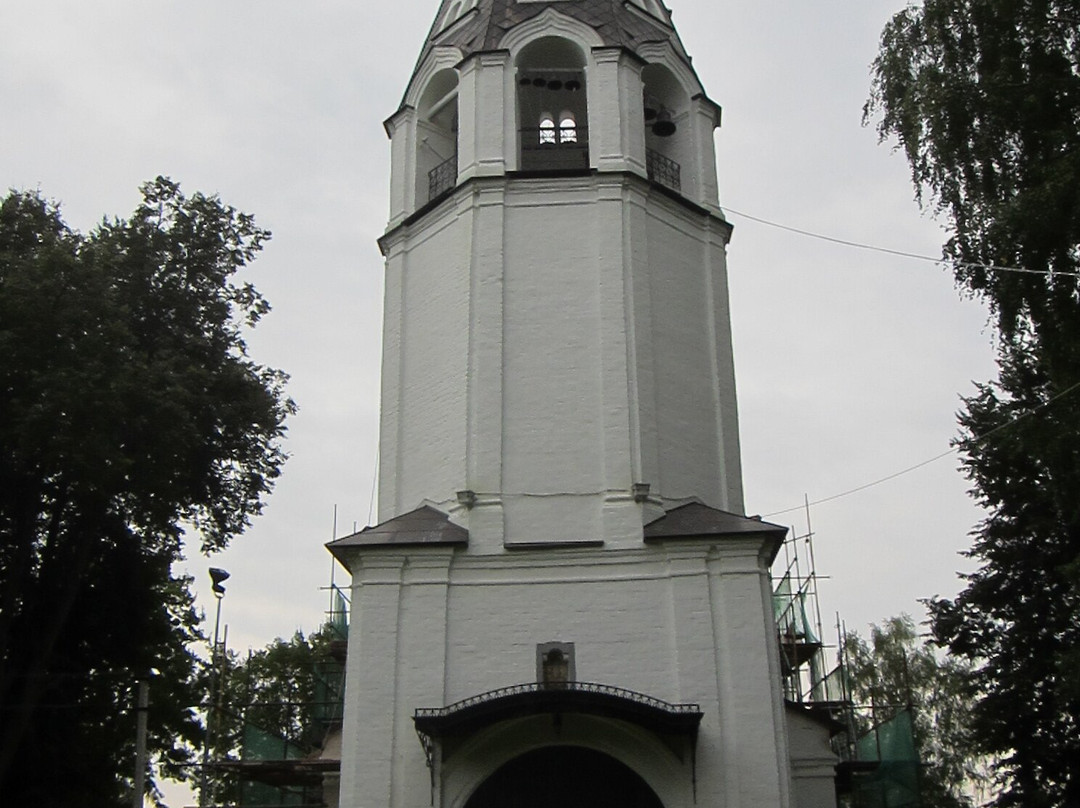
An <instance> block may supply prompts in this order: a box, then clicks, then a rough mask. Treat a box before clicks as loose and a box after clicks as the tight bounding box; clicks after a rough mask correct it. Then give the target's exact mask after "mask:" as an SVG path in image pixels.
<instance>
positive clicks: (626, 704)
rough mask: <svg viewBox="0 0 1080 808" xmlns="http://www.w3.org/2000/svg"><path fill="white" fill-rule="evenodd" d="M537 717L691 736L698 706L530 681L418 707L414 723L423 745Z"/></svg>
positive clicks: (597, 687)
mask: <svg viewBox="0 0 1080 808" xmlns="http://www.w3.org/2000/svg"><path fill="white" fill-rule="evenodd" d="M541 713H553V714H558V713H581V714H586V715H596V716H603V717H606V718H617V719H621V720H623V721H629V722H630V723H633V724H637V725H638V726H640V727H642V728H644V729H648V730H651V731H652V732H655V733H657V734H659V735H669V736H670V735H682V736H689V737H691V738H692V737H694V736H696V734H697V728H698V725H699V724H700V723H701V717H702V712H701V708H700V707H699V706H698V705H697V704H669V703H668V702H666V701H661V700H660V699H657V698H653V697H652V696H648V695H646V694H644V693H636V692H634V691H633V690H625V689H623V688H621V687H612V686H611V685H602V684H596V683H594V682H558V683H552V684H544V683H543V682H528V683H526V684H520V685H512V686H510V687H501V688H499V689H497V690H489V691H488V692H487V693H481V694H480V695H477V696H472V697H470V698H467V699H462V700H461V701H458V702H454V703H453V704H450V705H448V706H446V707H431V708H421V709H419V710H417V711H416V712H415V714H414V715H413V723H414V724H415V725H416V731H417V733H418V734H419V735H420V737H421V740H422V741H423V742H424V745H425V747H427V746H428V745H429V744H430V742H431V740H434V739H443V738H451V737H459V738H460V737H463V736H466V735H471V734H472V733H474V732H477V731H479V730H481V729H483V728H485V727H488V726H490V725H492V724H496V723H499V722H501V721H506V720H508V719H510V718H520V717H523V716H530V715H537V714H541Z"/></svg>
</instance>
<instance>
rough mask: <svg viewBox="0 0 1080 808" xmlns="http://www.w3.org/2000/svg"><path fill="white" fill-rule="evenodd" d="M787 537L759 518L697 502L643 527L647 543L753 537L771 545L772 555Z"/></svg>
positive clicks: (779, 527) (676, 509) (669, 512)
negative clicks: (772, 545) (766, 541)
mask: <svg viewBox="0 0 1080 808" xmlns="http://www.w3.org/2000/svg"><path fill="white" fill-rule="evenodd" d="M786 535H787V528H786V527H783V526H781V525H774V524H773V523H772V522H765V521H763V520H762V519H761V518H760V517H750V516H739V515H738V514H735V513H729V512H728V511H721V510H719V509H718V508H710V507H709V506H708V505H703V504H701V503H700V502H690V503H688V504H686V505H680V506H679V507H678V508H672V509H671V510H670V511H668V512H667V513H666V514H664V515H663V516H661V517H660V518H659V519H655V520H653V521H652V522H650V523H649V524H647V525H645V541H647V542H655V541H665V540H671V539H716V538H721V537H728V538H745V537H752V536H756V537H758V538H760V539H763V540H771V541H772V542H773V543H774V545H775V550H773V555H775V552H776V550H779V549H780V544H781V543H782V542H783V540H784V536H786Z"/></svg>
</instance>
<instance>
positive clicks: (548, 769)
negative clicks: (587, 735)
mask: <svg viewBox="0 0 1080 808" xmlns="http://www.w3.org/2000/svg"><path fill="white" fill-rule="evenodd" d="M553 807H554V808H664V806H663V803H661V802H660V798H659V797H657V796H656V793H655V792H654V791H653V790H652V789H651V788H649V786H648V784H647V783H646V782H645V781H644V780H643V779H641V777H640V776H639V775H638V774H637V773H636V772H634V771H633V769H631V768H630V767H628V766H626V765H624V764H623V763H620V762H619V761H617V760H616V759H615V758H613V757H611V756H609V755H605V754H603V753H602V752H597V751H595V750H592V749H586V748H584V747H579V746H548V747H545V748H543V749H537V750H534V751H532V752H527V753H525V754H524V755H521V756H520V757H516V758H514V759H513V760H511V761H509V762H508V763H504V764H503V765H502V766H500V767H499V768H498V769H497V770H496V771H495V773H494V774H493V775H491V777H489V778H488V779H487V780H485V781H484V782H483V783H482V784H481V786H480V787H479V788H478V789H476V791H475V792H474V793H473V795H472V796H471V797H470V798H469V801H468V802H467V803H466V804H465V808H553Z"/></svg>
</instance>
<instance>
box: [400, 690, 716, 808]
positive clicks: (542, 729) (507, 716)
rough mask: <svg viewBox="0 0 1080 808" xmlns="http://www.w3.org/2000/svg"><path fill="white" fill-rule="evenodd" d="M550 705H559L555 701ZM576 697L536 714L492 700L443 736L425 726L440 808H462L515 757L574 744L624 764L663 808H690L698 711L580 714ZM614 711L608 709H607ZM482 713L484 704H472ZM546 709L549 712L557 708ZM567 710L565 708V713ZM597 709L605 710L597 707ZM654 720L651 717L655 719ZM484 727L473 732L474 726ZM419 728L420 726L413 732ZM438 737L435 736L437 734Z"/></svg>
mask: <svg viewBox="0 0 1080 808" xmlns="http://www.w3.org/2000/svg"><path fill="white" fill-rule="evenodd" d="M572 688H573V686H572V685H570V686H569V687H568V690H567V691H563V690H562V689H561V688H556V689H554V690H548V691H547V694H549V695H553V696H558V695H559V694H560V693H564V692H570V693H572ZM553 701H554V702H558V701H560V700H559V699H558V698H556V699H554V700H553ZM572 701H573V700H568V701H567V703H565V704H555V703H552V704H549V705H546V707H545V706H543V705H534V706H536V707H538V708H539V709H541V711H540V712H531V709H532V707H530V705H529V704H528V703H527V701H525V702H519V703H517V704H516V705H515V704H513V703H509V702H502V703H499V702H495V703H489V704H488V705H486V706H489V707H490V708H491V710H490V711H489V713H490V714H489V715H487V716H486V717H484V716H482V715H481V716H475V718H476V719H477V720H475V721H474V720H471V719H470V718H469V716H468V715H464V716H461V717H459V718H454V717H448V718H447V719H436V721H441V720H447V721H449V722H450V723H449V725H447V726H446V727H445V732H444V731H442V730H438V729H437V728H436V727H434V726H432V725H431V722H428V723H427V724H425V726H424V729H423V730H422V731H421V738H422V739H423V737H424V734H426V733H428V732H430V733H434V734H433V735H428V738H429V740H430V741H431V742H432V745H431V746H430V747H429V748H428V754H429V761H430V762H432V763H433V765H436V766H437V772H438V776H437V780H438V790H439V796H438V798H437V800H436V803H435V804H436V805H439V806H441V808H465V806H466V803H467V802H468V800H469V798H470V797H471V795H472V794H473V793H474V792H475V791H476V790H477V789H478V788H479V787H480V785H481V784H482V783H483V782H485V781H486V780H487V779H488V778H489V777H490V776H491V775H492V774H493V773H494V772H496V771H497V770H498V769H499V768H500V767H501V766H503V765H504V764H506V763H508V762H510V761H511V760H513V759H514V758H516V757H518V756H520V755H523V754H525V753H526V752H530V751H532V750H534V749H541V748H544V747H549V746H566V745H569V746H579V747H585V748H588V749H592V750H595V751H597V752H602V753H604V754H605V755H608V756H609V757H612V758H615V759H616V760H618V761H620V762H621V763H622V764H623V765H625V766H627V767H629V768H630V769H632V770H633V771H634V772H636V773H637V775H638V776H639V777H641V779H642V780H644V781H645V782H646V783H647V784H648V785H649V788H650V789H652V791H654V792H655V793H656V794H657V795H658V797H659V799H660V801H661V802H662V803H663V804H664V805H665V806H668V808H676V807H677V806H685V805H691V804H692V803H693V789H694V782H695V778H696V771H695V748H696V730H695V729H694V728H693V727H694V726H696V720H697V719H695V718H693V716H694V715H696V716H697V717H698V719H699V718H700V715H701V714H700V713H696V714H694V713H691V714H683V716H682V717H681V718H671V719H670V720H672V721H674V722H675V723H669V722H668V720H661V721H660V722H659V723H655V722H654V721H653V720H652V719H649V718H645V719H644V720H643V722H642V723H638V722H639V721H641V720H642V716H641V715H638V716H636V717H635V716H634V715H633V712H634V711H633V710H630V711H627V712H625V713H624V717H623V718H616V717H614V716H612V715H596V714H588V713H584V712H581V709H582V708H583V705H581V704H579V705H578V706H577V707H576V708H575V707H573V705H572ZM608 706H609V707H610V706H611V705H610V704H609V705H608ZM477 707H478V709H479V710H483V709H484V708H485V705H484V704H479V705H477ZM556 708H557V711H556V712H551V711H550V710H555V709H556ZM564 708H565V711H564ZM601 712H607V709H605V708H603V707H601ZM655 717H656V716H655V715H654V718H655ZM478 723H479V724H483V725H484V726H483V728H479V729H477V728H476V727H475V725H476V724H478ZM420 729H421V725H420V723H419V721H418V730H420ZM435 735H439V736H440V737H435Z"/></svg>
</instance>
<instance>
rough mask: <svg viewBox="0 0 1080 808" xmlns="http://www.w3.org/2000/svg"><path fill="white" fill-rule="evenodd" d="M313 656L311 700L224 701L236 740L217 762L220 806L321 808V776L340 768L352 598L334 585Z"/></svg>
mask: <svg viewBox="0 0 1080 808" xmlns="http://www.w3.org/2000/svg"><path fill="white" fill-rule="evenodd" d="M328 589H329V592H330V608H329V609H328V611H327V619H326V622H325V623H324V624H323V626H322V627H321V628H320V630H319V632H318V634H319V645H320V648H319V650H318V652H317V653H316V654H315V657H314V658H313V659H312V661H311V670H310V672H309V675H310V683H311V692H312V694H313V697H312V698H310V699H303V700H289V701H261V700H260V701H252V702H248V703H243V704H235V703H234V704H225V705H224V710H225V711H226V713H227V714H229V715H230V716H231V718H232V720H233V722H234V724H235V725H236V726H238V728H239V729H238V737H237V738H236V742H235V743H234V745H233V750H232V752H231V753H230V754H228V755H225V756H222V757H219V758H218V759H216V760H215V761H214V762H213V763H212V764H211V767H212V769H213V770H214V771H215V772H216V773H217V774H218V776H219V778H220V780H221V781H223V783H222V787H221V788H218V789H215V791H217V792H218V793H220V794H222V795H223V798H219V799H216V800H214V805H215V808H217V806H221V808H317V807H318V806H324V805H325V804H326V803H325V802H324V800H323V780H324V777H325V776H326V775H328V774H334V773H336V772H338V771H340V768H341V760H340V731H341V722H342V717H343V712H344V698H345V657H346V653H347V649H348V614H349V599H348V596H347V595H346V594H345V592H344V591H343V590H342V589H340V588H339V587H338V586H336V585H335V584H331V585H330V586H329V587H328Z"/></svg>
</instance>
